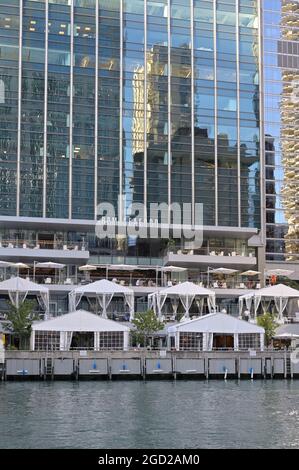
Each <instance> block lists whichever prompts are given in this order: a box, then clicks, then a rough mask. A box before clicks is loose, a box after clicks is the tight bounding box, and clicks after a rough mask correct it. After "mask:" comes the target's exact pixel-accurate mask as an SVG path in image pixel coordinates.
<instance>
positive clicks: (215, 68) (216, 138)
mask: <svg viewBox="0 0 299 470" xmlns="http://www.w3.org/2000/svg"><path fill="white" fill-rule="evenodd" d="M213 6H214V8H213V28H214V31H213V33H214V84H215V86H214V102H215V115H214V118H215V121H214V123H215V131H214V133H215V136H214V139H215V142H214V145H215V147H214V150H215V225H218V116H217V109H218V108H217V101H218V93H217V0H214V5H213Z"/></svg>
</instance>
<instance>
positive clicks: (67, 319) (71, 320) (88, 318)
mask: <svg viewBox="0 0 299 470" xmlns="http://www.w3.org/2000/svg"><path fill="white" fill-rule="evenodd" d="M32 330H33V331H88V332H94V331H130V328H129V327H127V326H124V325H122V324H121V323H119V322H115V321H112V320H107V319H106V318H103V317H100V316H99V315H95V314H94V313H90V312H87V311H86V310H76V311H75V312H71V313H66V314H65V315H61V316H59V317H55V318H52V319H51V320H46V321H43V322H38V323H34V324H33V325H32Z"/></svg>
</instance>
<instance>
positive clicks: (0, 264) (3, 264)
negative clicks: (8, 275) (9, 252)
mask: <svg viewBox="0 0 299 470" xmlns="http://www.w3.org/2000/svg"><path fill="white" fill-rule="evenodd" d="M9 266H11V263H9V261H0V268H8V267H9Z"/></svg>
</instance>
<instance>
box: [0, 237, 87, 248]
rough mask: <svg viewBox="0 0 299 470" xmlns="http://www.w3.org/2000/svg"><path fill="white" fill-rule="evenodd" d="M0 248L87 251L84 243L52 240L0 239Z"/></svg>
mask: <svg viewBox="0 0 299 470" xmlns="http://www.w3.org/2000/svg"><path fill="white" fill-rule="evenodd" d="M0 248H23V249H31V250H39V249H41V250H45V249H46V250H65V251H67V250H74V251H77V250H81V251H85V250H87V249H88V246H87V244H86V243H83V242H68V241H66V242H64V241H53V240H38V241H32V240H21V239H13V238H12V239H2V240H0Z"/></svg>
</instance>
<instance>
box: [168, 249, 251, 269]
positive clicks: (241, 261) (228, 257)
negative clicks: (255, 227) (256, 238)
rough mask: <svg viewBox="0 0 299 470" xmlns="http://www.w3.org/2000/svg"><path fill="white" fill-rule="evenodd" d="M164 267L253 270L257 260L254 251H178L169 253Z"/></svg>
mask: <svg viewBox="0 0 299 470" xmlns="http://www.w3.org/2000/svg"><path fill="white" fill-rule="evenodd" d="M164 265H165V266H170V265H175V266H181V267H185V268H196V267H199V266H202V267H204V266H206V267H219V266H221V267H224V268H233V269H245V268H248V269H249V268H253V267H254V266H256V265H257V258H256V256H255V251H254V250H250V249H247V250H244V252H241V253H239V252H237V251H232V250H228V249H223V248H222V249H220V250H212V251H209V252H208V250H206V249H200V250H176V251H171V250H170V251H168V253H167V254H166V256H165V257H164Z"/></svg>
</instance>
